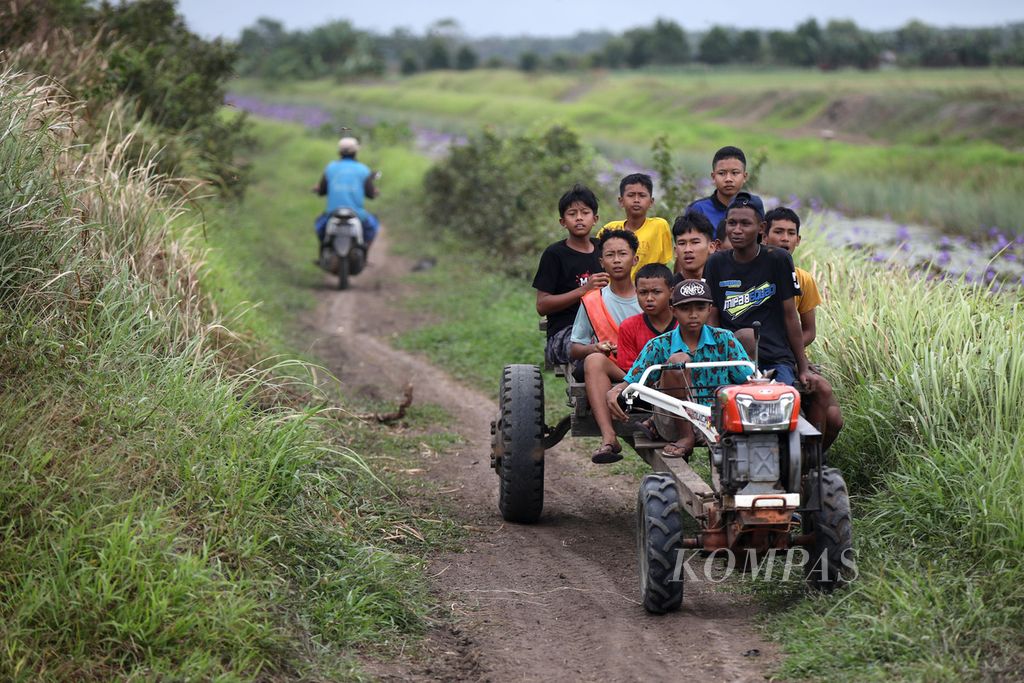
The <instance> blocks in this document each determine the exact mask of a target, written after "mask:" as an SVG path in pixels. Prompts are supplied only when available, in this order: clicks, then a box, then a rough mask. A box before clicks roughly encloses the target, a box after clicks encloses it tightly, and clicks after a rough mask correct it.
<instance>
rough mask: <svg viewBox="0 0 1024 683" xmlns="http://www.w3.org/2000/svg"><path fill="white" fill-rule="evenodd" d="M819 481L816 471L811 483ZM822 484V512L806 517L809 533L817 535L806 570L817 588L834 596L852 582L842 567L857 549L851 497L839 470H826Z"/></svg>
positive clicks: (813, 501) (811, 474)
mask: <svg viewBox="0 0 1024 683" xmlns="http://www.w3.org/2000/svg"><path fill="white" fill-rule="evenodd" d="M816 479H817V477H816V473H815V472H814V471H813V470H812V471H811V472H810V474H809V475H808V481H809V482H815V481H816ZM821 484H822V491H821V493H822V501H821V511H820V512H809V513H807V514H806V515H805V516H804V520H805V525H806V526H805V531H814V532H815V540H814V546H813V548H812V549H811V558H810V559H809V560H808V561H807V564H806V565H805V566H804V572H805V575H806V577H807V581H808V582H809V583H810V584H811V585H812V586H813V587H815V588H817V589H819V590H821V591H823V592H826V593H831V592H832V591H833V590H835V589H836V588H839V587H840V586H842V585H844V584H845V583H847V581H848V578H847V577H845V576H843V571H847V568H846V567H845V566H844V565H843V563H842V557H843V555H844V553H849V552H850V551H851V550H852V549H853V523H852V520H851V515H850V494H849V492H848V491H847V489H846V482H845V481H844V480H843V475H842V474H841V473H840V472H839V470H837V469H836V468H834V467H825V468H823V469H822V471H821ZM816 498H817V496H816V495H815V492H812V499H813V500H812V504H811V505H810V507H818V506H817V505H816V502H817V501H816ZM823 569H824V570H825V571H822V570H823ZM823 575H824V576H823Z"/></svg>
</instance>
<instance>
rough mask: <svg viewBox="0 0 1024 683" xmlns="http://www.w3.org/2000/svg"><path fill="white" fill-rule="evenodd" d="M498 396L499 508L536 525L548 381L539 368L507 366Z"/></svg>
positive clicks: (510, 516) (504, 513) (541, 486)
mask: <svg viewBox="0 0 1024 683" xmlns="http://www.w3.org/2000/svg"><path fill="white" fill-rule="evenodd" d="M498 393H499V396H498V402H499V406H498V410H499V415H498V425H497V434H496V438H497V439H498V440H499V441H500V445H499V446H498V448H499V460H498V462H497V463H496V466H497V471H498V476H499V477H500V479H501V483H500V485H499V489H498V509H499V510H501V516H502V517H503V518H504V519H505V520H506V521H508V522H517V523H519V524H533V523H534V522H536V521H537V520H538V519H540V513H541V510H542V509H543V507H544V447H543V446H542V445H541V439H542V438H543V435H544V379H543V378H542V377H541V374H540V368H538V367H537V366H536V365H506V366H505V369H504V370H503V371H502V377H501V386H500V388H499V392H498Z"/></svg>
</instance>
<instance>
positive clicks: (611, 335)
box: [583, 289, 619, 346]
mask: <svg viewBox="0 0 1024 683" xmlns="http://www.w3.org/2000/svg"><path fill="white" fill-rule="evenodd" d="M583 307H584V308H585V309H587V317H588V318H590V326H591V327H593V328H594V336H596V337H597V341H599V342H605V341H607V342H611V343H613V344H615V345H616V346H618V344H619V324H618V323H617V322H615V318H613V317H612V314H611V313H609V312H608V309H607V308H606V307H605V305H604V299H602V298H601V290H599V289H597V290H594V291H592V292H587V293H586V294H584V295H583Z"/></svg>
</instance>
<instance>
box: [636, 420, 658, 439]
mask: <svg viewBox="0 0 1024 683" xmlns="http://www.w3.org/2000/svg"><path fill="white" fill-rule="evenodd" d="M633 426H634V427H636V429H637V431H638V432H642V433H643V435H644V436H645V437H647V439H648V440H650V441H661V440H662V438H661V434H659V433H658V427H657V425H655V424H654V418H653V417H649V418H647V419H646V420H643V421H642V422H634V423H633Z"/></svg>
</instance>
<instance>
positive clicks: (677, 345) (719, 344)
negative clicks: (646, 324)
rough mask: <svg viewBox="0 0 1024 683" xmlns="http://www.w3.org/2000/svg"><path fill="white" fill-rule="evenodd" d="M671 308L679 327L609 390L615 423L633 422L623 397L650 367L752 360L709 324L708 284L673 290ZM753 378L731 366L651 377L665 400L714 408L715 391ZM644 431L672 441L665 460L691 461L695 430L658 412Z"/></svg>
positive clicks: (725, 332) (655, 341)
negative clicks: (685, 400) (682, 400)
mask: <svg viewBox="0 0 1024 683" xmlns="http://www.w3.org/2000/svg"><path fill="white" fill-rule="evenodd" d="M670 302H671V304H672V314H673V315H674V316H675V318H676V321H677V322H678V323H679V326H678V327H677V328H676V329H675V330H673V331H671V332H666V333H665V334H663V335H660V336H657V337H655V338H654V339H652V340H650V341H649V342H647V344H646V345H645V346H644V348H643V350H642V351H641V352H640V355H639V356H637V359H636V362H635V363H633V367H631V368H630V369H629V372H627V373H626V376H625V377H624V378H623V380H622V382H621V383H619V384H616V385H615V386H613V387H612V388H611V390H609V392H608V407H609V409H610V410H611V412H612V416H613V417H614V418H615V419H618V420H623V421H624V420H628V419H629V417H628V416H627V415H626V413H625V411H624V410H623V409H622V406H621V405H620V404H619V396H620V395H621V394H622V391H623V389H625V388H626V387H627V386H629V384H631V383H633V382H638V381H640V376H641V375H643V373H644V370H646V369H647V368H648V367H650V366H651V365H661V364H665V363H690V362H694V363H705V362H718V361H728V360H750V358H749V356H747V352H746V351H745V350H744V349H743V345H742V344H740V342H739V341H738V340H737V339H736V337H735V336H734V335H733V333H732V332H730V331H728V330H723V329H720V328H717V327H711V326H710V325H708V324H707V320H708V316H709V315H710V314H711V302H712V300H711V291H710V289H709V288H708V286H707V284H706V283H704V282H703V281H701V280H683V281H682V282H680V283H678V284H677V285H675V286H674V287H673V288H672V298H671V301H670ZM749 375H750V369H749V368H747V367H743V366H729V367H722V368H693V369H692V370H691V369H689V368H688V369H685V370H666V371H664V372H660V371H659V372H654V373H652V374H651V378H650V379H652V380H654V381H657V382H658V388H659V390H661V391H663V392H665V393H666V394H670V395H674V396H676V397H678V398H688V399H689V400H692V401H694V402H696V403H703V404H704V405H706V406H711V405H712V404H713V403H714V392H715V389H717V388H718V387H720V386H723V385H726V384H742V383H743V382H745V381H747V377H748V376H749ZM642 428H643V429H645V430H646V431H649V432H651V434H652V435H656V436H660V437H661V438H662V439H665V440H667V441H673V443H670V444H668V445H667V446H665V447H664V449H663V451H662V452H663V454H664V456H665V457H669V458H678V457H682V458H689V456H690V453H691V452H693V445H694V440H695V437H694V433H693V427H692V425H690V423H689V422H687V421H686V420H685V419H683V418H681V417H676V416H674V415H663V414H661V413H657V412H656V413H655V414H654V416H653V418H652V420H651V421H649V422H647V423H645V424H644V425H642Z"/></svg>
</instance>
